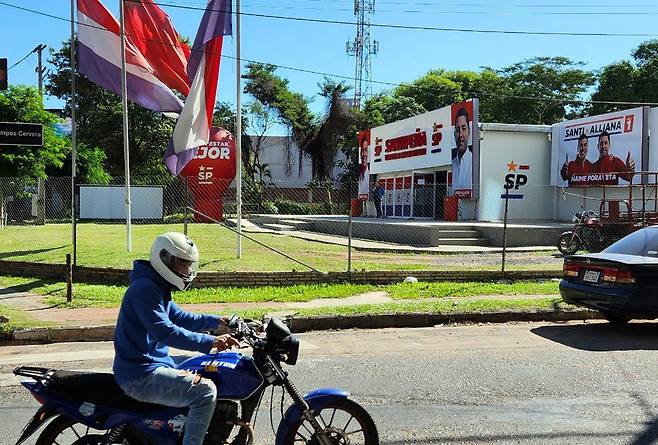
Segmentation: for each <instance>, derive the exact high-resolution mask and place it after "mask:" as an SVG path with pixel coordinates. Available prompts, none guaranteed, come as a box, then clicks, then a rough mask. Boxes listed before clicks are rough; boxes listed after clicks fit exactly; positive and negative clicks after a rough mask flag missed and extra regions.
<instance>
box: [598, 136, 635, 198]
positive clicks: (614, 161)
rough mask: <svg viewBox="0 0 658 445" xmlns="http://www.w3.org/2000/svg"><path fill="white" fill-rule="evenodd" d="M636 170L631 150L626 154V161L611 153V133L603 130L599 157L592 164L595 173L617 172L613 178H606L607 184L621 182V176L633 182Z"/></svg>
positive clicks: (605, 182) (600, 138)
mask: <svg viewBox="0 0 658 445" xmlns="http://www.w3.org/2000/svg"><path fill="white" fill-rule="evenodd" d="M634 171H635V160H634V159H633V158H632V157H631V152H630V151H629V152H628V155H627V156H626V162H624V161H622V160H621V159H620V158H618V157H617V156H613V155H611V154H610V134H609V133H608V132H607V131H603V132H602V133H601V134H600V135H599V159H598V160H597V161H596V162H594V163H593V164H592V172H593V173H603V174H606V173H617V175H616V177H615V178H613V179H604V180H603V183H604V184H606V185H617V184H619V178H622V179H624V180H625V181H628V182H631V180H632V179H633V172H634Z"/></svg>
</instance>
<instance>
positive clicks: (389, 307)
mask: <svg viewBox="0 0 658 445" xmlns="http://www.w3.org/2000/svg"><path fill="white" fill-rule="evenodd" d="M566 308H573V306H570V305H568V304H565V303H564V302H563V301H562V300H561V299H560V298H556V297H553V298H541V299H527V300H501V299H490V298H489V299H487V298H485V299H482V300H467V301H458V300H457V301H455V300H446V301H441V300H438V301H436V300H433V301H418V302H415V301H413V302H405V303H402V304H396V303H384V304H370V305H368V304H363V305H355V306H339V307H334V308H318V309H301V310H299V311H298V313H297V315H298V316H301V317H304V316H306V317H308V316H318V315H356V314H373V315H374V314H391V313H398V314H404V313H443V314H449V313H464V312H497V311H506V310H507V311H512V310H514V311H519V310H521V311H530V310H555V309H566Z"/></svg>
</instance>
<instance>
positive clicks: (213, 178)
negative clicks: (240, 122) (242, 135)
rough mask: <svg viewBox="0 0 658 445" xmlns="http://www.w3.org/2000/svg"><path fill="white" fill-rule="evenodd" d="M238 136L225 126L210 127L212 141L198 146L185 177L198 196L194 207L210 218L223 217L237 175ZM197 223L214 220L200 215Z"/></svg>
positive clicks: (219, 218) (193, 192) (196, 216)
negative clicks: (225, 202)
mask: <svg viewBox="0 0 658 445" xmlns="http://www.w3.org/2000/svg"><path fill="white" fill-rule="evenodd" d="M235 156H236V148H235V137H234V136H233V134H231V133H230V132H228V131H226V130H224V129H223V128H212V129H211V130H210V142H209V143H208V145H203V146H201V147H199V148H198V149H197V152H196V155H194V158H193V159H192V160H191V161H190V162H189V163H188V164H187V165H186V166H185V168H184V169H183V171H182V172H181V176H183V177H185V178H187V184H188V187H189V189H190V190H191V191H192V194H193V195H194V208H195V209H196V210H198V211H199V212H202V213H204V214H206V215H208V216H209V217H211V218H213V219H216V220H221V219H222V218H223V207H224V206H223V204H224V193H225V192H226V189H228V187H229V185H230V184H231V182H233V179H234V178H235V173H236V170H237V168H236V165H235ZM194 221H196V222H211V221H210V220H208V219H207V218H204V217H203V216H201V215H199V214H196V213H195V215H194Z"/></svg>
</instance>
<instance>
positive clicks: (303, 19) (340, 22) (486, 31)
mask: <svg viewBox="0 0 658 445" xmlns="http://www.w3.org/2000/svg"><path fill="white" fill-rule="evenodd" d="M126 1H130V2H138V3H142V0H126ZM148 3H153V4H156V5H159V6H169V7H171V8H178V9H188V10H198V11H205V10H206V9H205V8H201V7H195V6H182V5H176V4H172V3H162V2H159V3H156V2H148ZM0 4H5V3H4V2H0ZM212 11H214V12H228V11H223V10H220V9H214V10H212ZM240 15H243V16H247V17H259V18H268V19H277V20H289V21H295V22H308V23H323V24H333V25H346V26H356V22H350V21H347V20H328V19H316V18H306V17H293V16H282V15H271V14H256V13H252V12H240ZM370 26H373V27H378V28H387V29H404V30H418V31H439V32H460V33H478V34H510V35H537V36H569V37H577V36H578V37H658V34H651V33H604V32H593V33H588V32H570V31H510V30H504V29H476V28H444V27H436V26H414V25H399V24H387V23H371V24H370Z"/></svg>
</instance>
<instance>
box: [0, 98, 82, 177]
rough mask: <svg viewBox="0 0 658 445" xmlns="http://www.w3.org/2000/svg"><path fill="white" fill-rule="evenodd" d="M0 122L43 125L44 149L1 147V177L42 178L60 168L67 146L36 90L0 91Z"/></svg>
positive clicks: (52, 116) (68, 145)
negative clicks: (49, 171)
mask: <svg viewBox="0 0 658 445" xmlns="http://www.w3.org/2000/svg"><path fill="white" fill-rule="evenodd" d="M0 121H4V122H31V123H40V124H43V134H44V137H43V146H42V147H27V146H3V147H2V149H1V150H0V176H16V177H27V178H33V179H36V178H39V177H40V178H45V177H46V176H47V175H46V170H47V169H50V168H54V169H58V168H61V167H62V165H63V162H64V160H65V159H66V156H67V154H68V153H69V152H70V150H71V148H70V144H69V142H68V141H67V139H66V138H65V137H62V136H59V135H57V134H56V133H55V130H54V124H55V123H56V122H57V121H58V117H57V116H56V115H54V114H52V113H49V112H47V111H46V110H44V108H43V103H42V101H41V97H40V96H39V92H38V91H37V89H36V88H33V87H27V86H22V85H17V86H11V87H9V89H8V90H6V91H0Z"/></svg>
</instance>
